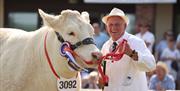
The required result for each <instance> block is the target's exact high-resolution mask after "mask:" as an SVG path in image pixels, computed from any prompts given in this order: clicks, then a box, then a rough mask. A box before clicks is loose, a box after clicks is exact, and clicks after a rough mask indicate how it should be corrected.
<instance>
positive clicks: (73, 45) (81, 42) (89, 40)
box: [55, 32, 95, 50]
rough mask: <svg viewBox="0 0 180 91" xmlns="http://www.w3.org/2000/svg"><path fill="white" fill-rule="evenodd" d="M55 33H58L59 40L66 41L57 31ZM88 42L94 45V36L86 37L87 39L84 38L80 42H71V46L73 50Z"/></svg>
mask: <svg viewBox="0 0 180 91" xmlns="http://www.w3.org/2000/svg"><path fill="white" fill-rule="evenodd" d="M55 33H56V35H57V38H58V40H59V41H60V42H61V43H63V42H65V40H64V39H63V37H62V36H61V35H60V34H59V33H58V32H55ZM88 44H94V45H95V43H94V40H93V38H90V37H89V38H86V39H84V40H82V41H79V42H77V43H75V44H70V47H71V49H72V50H75V49H76V48H78V47H79V46H81V45H88Z"/></svg>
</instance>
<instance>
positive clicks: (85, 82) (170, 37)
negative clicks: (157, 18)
mask: <svg viewBox="0 0 180 91" xmlns="http://www.w3.org/2000/svg"><path fill="white" fill-rule="evenodd" d="M114 10H115V9H114ZM117 10H118V9H117ZM117 12H118V11H117ZM120 12H122V11H120ZM111 13H114V11H113V10H112V11H111ZM111 13H110V14H111ZM109 16H110V15H109ZM116 16H118V15H116ZM108 18H109V17H108ZM111 18H112V17H111ZM111 18H109V21H111V20H110V19H111ZM114 18H116V17H114ZM120 18H122V19H123V17H122V16H120ZM112 19H113V18H112ZM116 20H117V18H116ZM119 21H121V20H119ZM122 21H123V20H122ZM104 23H105V24H107V25H106V26H107V28H108V27H109V28H111V25H108V24H109V23H110V24H111V22H107V21H105V22H104ZM115 23H116V22H115ZM115 23H114V22H112V24H115ZM125 23H126V24H125V27H127V25H128V22H127V21H125ZM117 24H121V22H120V23H117ZM92 26H93V28H94V31H95V35H94V39H95V43H96V45H97V46H98V48H99V49H100V50H101V49H103V48H102V46H103V44H104V43H106V41H108V40H111V38H113V37H115V35H109V34H111V33H107V32H109V31H110V30H106V31H107V32H106V31H104V30H105V29H102V30H101V28H100V23H98V22H95V23H92ZM112 26H114V27H113V28H116V27H118V26H117V25H116V24H115V25H112ZM138 27H139V30H140V31H139V32H138V33H137V34H135V36H136V37H138V38H140V39H142V40H143V41H144V44H145V45H146V47H147V48H148V49H149V51H150V52H151V53H152V54H153V55H154V57H155V60H156V67H155V69H153V70H151V71H148V72H146V78H147V86H148V89H149V90H161V91H165V90H180V34H178V36H177V38H175V37H174V34H173V32H172V31H170V30H169V31H166V32H165V33H164V36H163V39H162V40H161V41H159V42H157V41H156V39H155V36H154V34H153V33H152V31H151V28H150V27H151V26H150V25H149V24H148V23H141V24H139V26H138ZM125 34H126V33H125ZM117 39H119V37H118V38H117ZM112 40H113V39H112ZM113 41H117V40H113ZM130 46H131V44H130ZM140 46H141V45H140ZM104 50H105V49H104ZM134 50H136V51H137V52H139V51H140V50H138V49H136V48H134ZM127 55H128V54H127ZM138 56H139V54H138ZM129 57H131V56H129ZM131 58H132V59H134V58H133V57H131ZM138 59H139V58H137V61H138ZM134 60H135V59H134ZM135 61H136V60H135ZM119 70H120V69H119ZM114 71H115V70H114ZM111 74H112V71H111ZM83 75H84V73H83ZM121 75H122V74H121ZM83 77H84V76H83ZM98 78H99V75H98V72H97V71H96V70H95V71H91V72H89V73H87V74H86V77H85V78H83V79H82V87H83V88H91V89H99V88H101V85H100V84H99V83H98ZM132 78H133V76H132ZM134 79H135V78H134ZM105 91H106V90H105Z"/></svg>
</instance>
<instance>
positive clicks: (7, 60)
mask: <svg viewBox="0 0 180 91" xmlns="http://www.w3.org/2000/svg"><path fill="white" fill-rule="evenodd" d="M39 13H40V15H41V17H42V19H43V22H44V25H43V26H42V27H41V28H40V29H38V30H36V31H33V32H25V31H23V30H20V29H11V28H0V91H57V79H56V78H55V76H54V75H53V73H52V71H51V69H50V67H49V65H48V62H47V59H46V57H45V53H44V38H45V34H46V33H47V32H48V35H47V40H46V41H47V51H48V54H49V57H50V59H51V61H52V64H53V66H54V68H55V70H56V72H57V73H58V74H59V75H60V76H61V77H63V78H67V79H69V78H72V77H75V76H76V75H77V73H78V72H76V71H72V70H70V69H69V68H68V67H67V65H68V64H67V60H66V58H64V57H62V56H61V55H60V54H59V47H60V45H61V43H60V42H59V41H58V39H57V36H56V34H55V31H56V32H58V33H59V34H60V35H61V36H62V37H63V38H64V40H66V41H68V42H70V43H72V44H75V43H76V42H78V41H82V40H83V39H85V38H86V37H92V36H93V28H92V26H91V25H90V24H89V16H88V13H82V14H80V13H79V12H78V11H72V10H64V11H62V12H61V14H60V15H57V16H54V15H49V14H46V13H44V12H43V11H42V10H39ZM71 32H73V33H74V35H73V36H72V35H69V33H71ZM98 51H99V50H98V48H97V47H96V46H95V45H92V44H90V45H84V46H81V47H79V48H77V49H76V50H75V52H76V53H77V54H78V55H80V56H81V57H83V58H84V59H85V60H93V58H92V55H91V53H92V52H98ZM78 62H79V64H81V65H82V66H83V67H85V68H86V67H96V65H91V66H89V65H86V64H84V63H83V62H80V61H78ZM79 78H80V77H79V76H78V79H79ZM79 81H80V79H79ZM78 89H80V84H78Z"/></svg>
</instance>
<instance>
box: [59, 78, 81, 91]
mask: <svg viewBox="0 0 180 91" xmlns="http://www.w3.org/2000/svg"><path fill="white" fill-rule="evenodd" d="M79 84H80V82H79V81H78V80H77V78H71V79H65V78H62V77H61V78H60V79H59V80H57V88H58V91H78V88H79V87H78V86H79Z"/></svg>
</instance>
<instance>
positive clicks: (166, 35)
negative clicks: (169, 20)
mask: <svg viewBox="0 0 180 91" xmlns="http://www.w3.org/2000/svg"><path fill="white" fill-rule="evenodd" d="M171 38H173V33H172V32H171V31H167V32H164V36H163V39H162V40H161V41H160V42H159V43H158V44H157V45H156V48H155V58H156V60H160V55H161V54H162V51H163V50H164V49H165V48H167V46H168V44H167V41H168V40H169V39H171Z"/></svg>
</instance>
